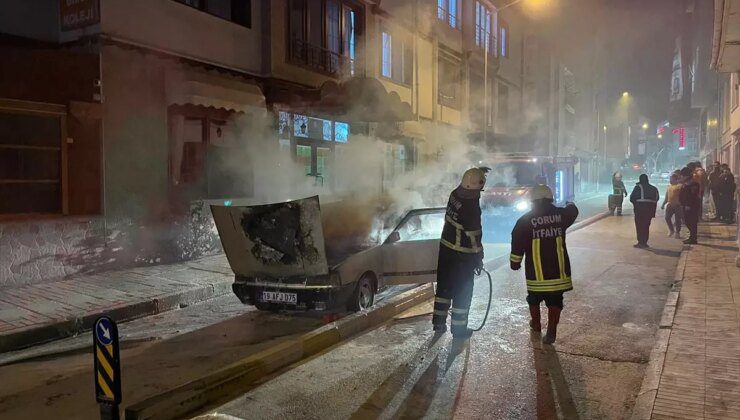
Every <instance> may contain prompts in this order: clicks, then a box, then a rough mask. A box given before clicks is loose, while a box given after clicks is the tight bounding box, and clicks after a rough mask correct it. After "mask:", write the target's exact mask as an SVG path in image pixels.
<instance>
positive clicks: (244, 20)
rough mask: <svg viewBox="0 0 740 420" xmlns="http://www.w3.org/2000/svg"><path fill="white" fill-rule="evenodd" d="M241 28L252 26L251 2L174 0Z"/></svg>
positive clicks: (246, 0)
mask: <svg viewBox="0 0 740 420" xmlns="http://www.w3.org/2000/svg"><path fill="white" fill-rule="evenodd" d="M175 1H176V2H178V3H182V4H184V5H187V6H190V7H193V8H196V9H198V10H201V11H203V12H206V13H208V14H210V15H213V16H216V17H220V18H221V19H226V20H228V21H231V22H234V23H236V24H238V25H241V26H246V27H247V28H250V27H251V26H252V1H251V0H175Z"/></svg>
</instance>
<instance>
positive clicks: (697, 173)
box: [692, 161, 707, 217]
mask: <svg viewBox="0 0 740 420" xmlns="http://www.w3.org/2000/svg"><path fill="white" fill-rule="evenodd" d="M693 163H694V164H693V171H694V172H693V174H692V176H693V178H694V181H695V182H696V183H697V184H699V198H700V200H699V217H701V215H702V214H704V191H705V190H706V189H707V172H706V171H705V170H704V168H703V167H702V166H701V162H699V161H696V162H693Z"/></svg>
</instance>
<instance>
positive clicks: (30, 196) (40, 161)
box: [0, 113, 62, 214]
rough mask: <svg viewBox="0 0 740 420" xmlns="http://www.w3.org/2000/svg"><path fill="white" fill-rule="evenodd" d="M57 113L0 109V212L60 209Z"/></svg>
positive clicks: (39, 211)
mask: <svg viewBox="0 0 740 420" xmlns="http://www.w3.org/2000/svg"><path fill="white" fill-rule="evenodd" d="M61 137H62V132H61V121H60V119H59V117H52V116H40V115H23V114H10V113H0V214H22V213H61V212H62V182H61V179H62V175H61V174H62V152H61V151H62V148H61V146H62V144H61Z"/></svg>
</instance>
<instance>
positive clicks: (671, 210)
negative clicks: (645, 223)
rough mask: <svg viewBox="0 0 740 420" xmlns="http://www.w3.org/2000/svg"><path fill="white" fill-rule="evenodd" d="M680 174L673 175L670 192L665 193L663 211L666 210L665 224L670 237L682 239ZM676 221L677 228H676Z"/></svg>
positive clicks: (669, 187)
mask: <svg viewBox="0 0 740 420" xmlns="http://www.w3.org/2000/svg"><path fill="white" fill-rule="evenodd" d="M679 176H680V173H678V171H676V172H674V173H673V174H671V179H670V183H671V185H669V186H668V190H667V191H666V193H665V199H664V200H663V205H662V206H660V208H661V209H665V223H666V225H668V237H671V236H675V237H676V238H677V239H681V224H682V222H683V210H682V209H681V202H680V201H679V199H678V197H679V194H680V193H681V183H680V182H679V180H680V178H679ZM674 219H675V228H674Z"/></svg>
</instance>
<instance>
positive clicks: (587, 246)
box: [214, 216, 681, 419]
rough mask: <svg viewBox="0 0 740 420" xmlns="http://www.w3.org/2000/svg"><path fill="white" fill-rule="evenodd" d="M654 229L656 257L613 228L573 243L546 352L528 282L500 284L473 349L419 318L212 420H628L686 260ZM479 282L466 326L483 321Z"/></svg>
mask: <svg viewBox="0 0 740 420" xmlns="http://www.w3.org/2000/svg"><path fill="white" fill-rule="evenodd" d="M664 229H665V228H664V226H663V225H662V223H660V221H659V219H656V222H655V223H653V226H652V229H651V230H652V236H653V238H652V239H651V244H652V246H653V248H652V249H650V250H637V249H634V248H632V246H631V245H632V243H633V242H634V231H633V221H632V218H631V217H629V216H626V217H621V218H619V217H610V218H608V219H605V220H603V221H600V222H597V223H596V224H594V225H591V226H589V227H587V228H584V229H583V230H580V231H577V232H575V233H573V234H572V235H570V236H569V238H568V243H569V249H570V254H571V258H572V262H573V267H574V279H575V290H574V291H573V292H570V293H568V294H567V295H566V302H565V305H566V309H565V311H564V313H563V321H562V324H561V325H562V327H561V332H560V333H559V334H558V341H557V342H556V343H555V344H554V346H553V347H549V346H546V347H545V348H543V347H542V345H541V344H540V343H539V337H537V336H536V335H531V334H530V332H529V331H528V327H527V322H528V315H527V309H526V303H525V302H524V296H525V292H524V282H523V279H522V275H521V274H520V273H514V272H511V271H510V270H509V269H508V267H502V268H499V269H498V270H496V271H495V272H494V273H493V277H494V302H493V308H492V312H491V315H490V316H489V319H488V321H487V323H486V325H485V327H484V329H483V330H482V331H481V332H480V333H478V334H476V335H474V336H473V338H472V339H470V341H469V342H467V341H458V340H452V339H451V337H450V335H449V334H445V335H443V336H441V337H439V336H434V335H433V334H432V331H431V328H430V321H429V318H430V315H429V314H430V312H431V304H430V303H427V304H425V305H423V306H422V307H417V308H415V309H413V310H411V311H409V313H407V314H405V315H402V316H400V317H397V319H395V320H394V321H392V322H390V323H388V324H386V325H383V326H381V327H379V328H377V329H375V330H373V331H371V332H368V333H366V334H364V335H361V336H359V337H357V338H356V339H354V340H351V341H349V342H346V343H344V344H341V345H339V346H337V347H336V348H334V349H332V350H330V351H328V352H326V353H324V354H322V355H320V356H319V357H316V358H314V359H312V360H309V361H307V362H305V363H303V364H300V365H299V366H296V367H295V368H294V369H292V370H291V371H289V372H287V373H285V374H283V375H281V376H278V377H276V378H274V379H272V380H271V381H269V382H267V383H265V384H263V385H261V386H259V387H257V388H256V389H254V390H252V391H249V392H247V393H246V394H245V395H244V396H243V397H241V398H238V399H236V400H234V401H232V402H231V403H228V404H226V405H224V406H221V407H219V408H217V409H215V410H214V413H223V414H228V415H233V416H237V417H240V418H315V419H341V418H420V417H428V418H451V417H459V418H512V419H520V418H594V419H596V418H610V419H622V418H626V417H629V413H630V412H631V408H632V404H633V402H634V399H635V397H636V394H637V391H638V390H639V387H640V383H641V381H642V378H643V374H644V370H645V366H646V363H647V361H648V358H649V354H650V349H651V347H652V345H653V338H654V333H655V331H656V328H657V323H658V321H659V319H660V314H661V310H662V308H663V304H664V302H665V298H666V296H667V294H668V291H669V290H670V286H671V283H672V280H673V273H674V270H675V266H676V263H677V260H678V255H679V252H680V250H681V243H680V242H679V241H678V240H675V239H670V238H666V237H665V234H664V233H663V232H664ZM487 287H488V286H487V284H486V282H485V281H478V282H477V284H476V288H475V294H474V303H473V306H472V314H471V318H472V319H471V325H478V323H479V322H480V317H482V315H483V312H484V311H485V305H486V298H487V290H486V288H487Z"/></svg>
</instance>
